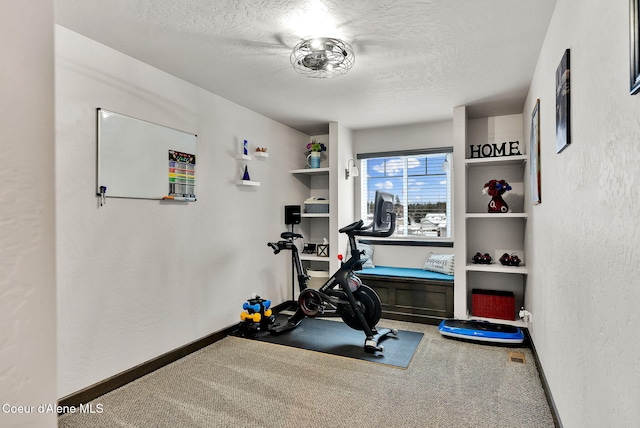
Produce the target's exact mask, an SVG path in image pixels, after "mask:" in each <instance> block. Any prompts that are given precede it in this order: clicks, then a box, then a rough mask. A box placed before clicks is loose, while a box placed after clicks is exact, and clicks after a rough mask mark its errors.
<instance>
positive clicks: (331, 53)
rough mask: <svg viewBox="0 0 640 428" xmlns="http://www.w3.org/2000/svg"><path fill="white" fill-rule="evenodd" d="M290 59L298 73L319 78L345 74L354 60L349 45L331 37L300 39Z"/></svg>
mask: <svg viewBox="0 0 640 428" xmlns="http://www.w3.org/2000/svg"><path fill="white" fill-rule="evenodd" d="M290 59H291V65H293V68H294V69H295V70H296V71H297V72H298V73H300V74H304V75H305V76H307V77H317V78H321V79H324V78H329V77H334V76H339V75H341V74H345V73H346V72H347V71H349V69H350V68H351V67H353V64H354V63H355V62H356V57H355V55H354V54H353V49H352V48H351V45H349V43H347V42H344V41H342V40H340V39H334V38H331V37H317V38H314V39H304V40H301V41H300V43H298V44H297V45H296V47H295V48H293V52H291V57H290Z"/></svg>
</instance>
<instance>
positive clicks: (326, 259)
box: [300, 254, 329, 263]
mask: <svg viewBox="0 0 640 428" xmlns="http://www.w3.org/2000/svg"><path fill="white" fill-rule="evenodd" d="M300 260H304V261H308V262H327V263H328V262H329V257H318V256H316V255H314V254H300Z"/></svg>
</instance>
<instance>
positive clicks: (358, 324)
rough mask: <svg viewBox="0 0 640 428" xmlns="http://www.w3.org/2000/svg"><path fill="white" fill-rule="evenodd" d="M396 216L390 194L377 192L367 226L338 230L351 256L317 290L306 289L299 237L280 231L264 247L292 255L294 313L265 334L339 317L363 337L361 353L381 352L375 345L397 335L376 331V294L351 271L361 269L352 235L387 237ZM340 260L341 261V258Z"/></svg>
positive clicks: (359, 224) (378, 312)
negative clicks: (276, 238) (295, 284)
mask: <svg viewBox="0 0 640 428" xmlns="http://www.w3.org/2000/svg"><path fill="white" fill-rule="evenodd" d="M395 221H396V215H395V213H394V212H393V195H391V194H389V193H384V192H380V191H377V192H376V199H375V208H374V219H373V222H372V223H371V224H369V225H367V226H365V225H364V222H363V221H362V220H359V221H357V222H354V223H351V224H350V225H348V226H345V227H343V228H342V229H340V230H339V232H340V233H345V234H346V235H347V237H348V239H349V248H350V249H351V255H350V257H349V259H348V260H346V261H343V262H342V263H341V266H340V268H339V269H338V270H337V271H336V272H335V273H334V274H333V275H332V276H331V277H330V278H329V280H328V281H327V282H325V284H324V285H322V287H320V288H319V289H318V290H314V289H312V288H308V287H307V281H308V276H307V275H306V271H305V269H304V266H303V265H302V262H301V261H300V256H299V254H298V249H297V247H296V245H295V242H294V241H295V240H296V239H299V238H302V235H300V234H298V233H294V232H293V231H292V232H283V233H282V234H281V235H280V236H281V238H282V239H283V240H282V241H279V242H270V243H268V244H267V245H268V246H270V247H271V248H272V249H273V252H274V254H278V253H279V252H280V251H281V250H285V249H286V250H290V251H291V252H292V258H293V263H294V266H295V269H296V273H297V276H298V285H299V287H300V294H299V296H298V301H297V308H296V310H295V312H294V314H293V315H292V316H291V317H289V318H288V320H287V322H286V323H284V324H275V325H273V326H271V327H270V328H269V333H271V334H273V335H279V334H282V333H286V332H288V331H291V330H293V329H295V328H296V327H297V326H298V325H299V324H300V323H301V322H302V320H303V319H304V318H305V317H310V318H314V317H316V316H322V317H329V316H339V317H341V318H342V320H343V321H344V323H345V324H347V325H348V326H349V327H351V328H353V329H355V330H360V331H363V332H364V334H365V336H366V337H365V343H364V350H365V351H366V352H370V353H376V352H382V351H384V347H383V346H382V345H381V344H380V343H379V342H381V341H382V340H383V339H385V338H387V337H389V335H393V336H397V335H398V330H396V329H386V328H385V329H380V330H378V329H376V325H377V324H378V321H380V317H381V315H382V303H381V302H380V298H379V297H378V295H377V294H376V292H375V291H374V290H373V289H372V288H371V287H369V286H367V285H365V284H363V283H362V281H361V280H360V278H358V276H357V275H356V274H355V273H354V270H360V269H362V264H363V263H364V260H362V259H361V256H362V255H363V252H360V251H359V250H358V249H357V247H356V238H355V237H356V236H369V237H387V236H391V235H392V234H393V232H394V230H395ZM341 260H342V259H341Z"/></svg>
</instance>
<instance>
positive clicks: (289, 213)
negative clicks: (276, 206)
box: [284, 205, 302, 224]
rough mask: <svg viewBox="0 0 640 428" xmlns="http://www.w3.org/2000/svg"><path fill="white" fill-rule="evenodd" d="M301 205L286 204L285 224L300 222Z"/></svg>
mask: <svg viewBox="0 0 640 428" xmlns="http://www.w3.org/2000/svg"><path fill="white" fill-rule="evenodd" d="M301 211H302V210H301V209H300V205H285V206H284V224H300V213H301Z"/></svg>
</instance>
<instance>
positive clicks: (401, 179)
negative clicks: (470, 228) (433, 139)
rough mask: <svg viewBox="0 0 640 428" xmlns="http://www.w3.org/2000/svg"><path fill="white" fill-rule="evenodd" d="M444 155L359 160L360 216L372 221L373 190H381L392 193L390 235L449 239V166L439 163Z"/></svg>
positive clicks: (374, 191)
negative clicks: (393, 222)
mask: <svg viewBox="0 0 640 428" xmlns="http://www.w3.org/2000/svg"><path fill="white" fill-rule="evenodd" d="M446 156H447V153H437V154H428V155H410V156H391V157H382V158H368V159H362V160H361V170H362V189H361V191H362V195H361V199H360V200H361V201H362V206H361V215H362V218H366V219H367V221H368V222H371V221H372V220H373V205H374V200H375V193H376V190H381V191H384V192H388V193H391V194H393V195H394V196H395V198H394V209H395V212H396V216H397V217H396V218H397V219H396V231H395V233H394V235H393V237H396V238H397V237H408V238H412V239H415V238H449V237H450V236H451V235H450V230H451V227H450V217H451V215H450V206H451V203H450V201H451V198H450V189H451V186H450V178H449V169H448V168H446V167H445V168H443V166H442V163H443V162H444V160H445V159H446ZM449 164H451V160H449ZM443 170H444V171H443Z"/></svg>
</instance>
